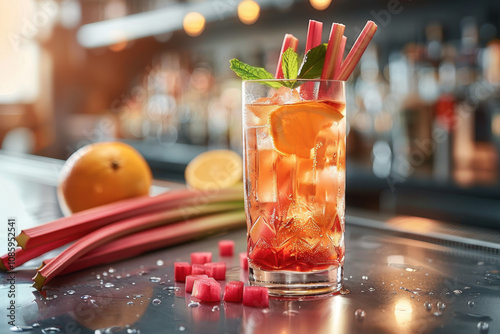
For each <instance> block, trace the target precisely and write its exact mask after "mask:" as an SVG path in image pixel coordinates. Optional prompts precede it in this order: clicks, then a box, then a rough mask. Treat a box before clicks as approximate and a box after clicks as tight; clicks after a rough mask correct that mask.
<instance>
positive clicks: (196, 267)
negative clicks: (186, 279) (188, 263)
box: [191, 264, 207, 275]
mask: <svg viewBox="0 0 500 334" xmlns="http://www.w3.org/2000/svg"><path fill="white" fill-rule="evenodd" d="M206 272H207V268H206V267H205V265H204V264H193V265H192V270H191V274H193V275H205V274H206Z"/></svg>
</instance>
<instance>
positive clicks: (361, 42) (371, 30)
mask: <svg viewBox="0 0 500 334" xmlns="http://www.w3.org/2000/svg"><path fill="white" fill-rule="evenodd" d="M376 31H377V25H376V24H375V22H373V21H368V22H366V25H365V27H364V28H363V30H362V31H361V33H360V34H359V36H358V39H356V42H354V45H353V46H352V48H351V51H349V54H348V55H347V57H346V58H345V60H344V62H343V63H342V67H341V69H340V74H339V75H338V79H339V80H347V79H349V76H350V75H351V73H352V71H354V68H355V67H356V65H357V64H358V62H359V60H360V59H361V56H362V55H363V53H364V52H365V50H366V48H367V47H368V44H369V43H370V41H371V40H372V38H373V35H375V32H376Z"/></svg>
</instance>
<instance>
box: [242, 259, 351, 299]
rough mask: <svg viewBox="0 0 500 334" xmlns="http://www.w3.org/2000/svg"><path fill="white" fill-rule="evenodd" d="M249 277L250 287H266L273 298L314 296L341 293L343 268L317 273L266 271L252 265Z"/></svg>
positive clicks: (333, 268) (332, 268) (331, 268)
mask: <svg viewBox="0 0 500 334" xmlns="http://www.w3.org/2000/svg"><path fill="white" fill-rule="evenodd" d="M248 276H249V277H248V279H249V282H250V285H256V286H265V287H266V288H268V289H269V294H270V295H272V296H281V297H283V296H289V297H295V296H297V297H300V296H314V295H322V294H326V293H332V292H337V291H339V290H340V289H341V288H342V277H343V267H342V266H341V265H340V266H338V267H334V266H332V267H330V269H327V270H323V271H315V272H297V271H264V270H260V269H257V268H254V267H253V266H252V265H251V264H250V266H249V268H248Z"/></svg>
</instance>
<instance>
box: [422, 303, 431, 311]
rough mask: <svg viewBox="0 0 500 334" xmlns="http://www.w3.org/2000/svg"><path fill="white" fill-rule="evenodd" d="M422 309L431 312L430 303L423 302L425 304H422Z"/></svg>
mask: <svg viewBox="0 0 500 334" xmlns="http://www.w3.org/2000/svg"><path fill="white" fill-rule="evenodd" d="M424 307H425V309H426V310H427V311H430V310H432V304H431V302H428V301H427V302H425V303H424Z"/></svg>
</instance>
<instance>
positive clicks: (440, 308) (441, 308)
mask: <svg viewBox="0 0 500 334" xmlns="http://www.w3.org/2000/svg"><path fill="white" fill-rule="evenodd" d="M436 306H437V308H438V310H444V309H445V308H446V304H445V303H443V302H437V303H436Z"/></svg>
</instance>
